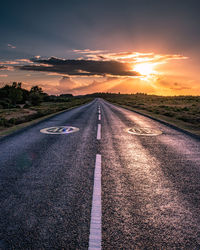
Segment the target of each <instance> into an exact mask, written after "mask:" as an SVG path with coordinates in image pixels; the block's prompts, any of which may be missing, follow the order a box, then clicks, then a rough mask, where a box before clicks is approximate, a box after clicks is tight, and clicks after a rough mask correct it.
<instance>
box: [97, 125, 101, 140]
mask: <svg viewBox="0 0 200 250" xmlns="http://www.w3.org/2000/svg"><path fill="white" fill-rule="evenodd" d="M97 140H101V124H98V127H97Z"/></svg>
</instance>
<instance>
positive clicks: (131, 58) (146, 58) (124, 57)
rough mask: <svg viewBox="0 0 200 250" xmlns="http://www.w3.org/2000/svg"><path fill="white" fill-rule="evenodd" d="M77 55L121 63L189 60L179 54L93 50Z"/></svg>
mask: <svg viewBox="0 0 200 250" xmlns="http://www.w3.org/2000/svg"><path fill="white" fill-rule="evenodd" d="M74 52H75V53H78V54H84V56H85V57H86V58H87V59H91V60H97V61H98V60H102V61H110V60H114V61H119V62H124V63H125V62H130V63H143V62H151V63H166V62H167V61H169V60H183V59H188V57H186V56H182V55H178V54H155V53H153V52H151V53H140V52H118V53H108V52H106V51H102V52H101V50H99V51H98V53H97V52H96V51H92V50H89V49H88V50H74Z"/></svg>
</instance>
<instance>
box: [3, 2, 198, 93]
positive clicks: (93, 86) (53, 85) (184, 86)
mask: <svg viewBox="0 0 200 250" xmlns="http://www.w3.org/2000/svg"><path fill="white" fill-rule="evenodd" d="M199 10H200V1H199V0H123V1H122V0H58V1H55V0H29V1H27V0H26V1H22V0H17V1H16V0H10V1H1V8H0V24H1V25H0V86H2V85H4V84H5V83H11V82H13V81H20V82H22V83H23V85H22V86H23V87H24V88H27V89H29V88H30V86H32V85H36V84H37V85H40V86H41V87H42V88H43V90H44V91H46V92H47V93H49V94H56V95H57V94H61V93H72V94H74V95H79V94H86V93H93V92H116V93H118V92H120V93H136V92H143V93H148V94H158V95H200V75H199V69H200V28H199V26H200V15H199Z"/></svg>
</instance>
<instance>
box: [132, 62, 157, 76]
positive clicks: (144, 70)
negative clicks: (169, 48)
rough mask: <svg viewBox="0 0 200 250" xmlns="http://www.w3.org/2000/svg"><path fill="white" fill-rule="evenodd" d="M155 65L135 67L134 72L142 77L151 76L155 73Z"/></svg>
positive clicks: (141, 64) (138, 65) (142, 64)
mask: <svg viewBox="0 0 200 250" xmlns="http://www.w3.org/2000/svg"><path fill="white" fill-rule="evenodd" d="M154 66H155V65H154V64H153V63H140V64H137V65H135V66H134V69H133V70H134V71H137V72H138V73H140V74H141V75H144V76H149V75H152V74H154V73H155V71H154Z"/></svg>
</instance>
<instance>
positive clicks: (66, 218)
mask: <svg viewBox="0 0 200 250" xmlns="http://www.w3.org/2000/svg"><path fill="white" fill-rule="evenodd" d="M59 126H72V127H76V128H79V131H76V132H74V133H68V132H71V130H73V128H72V129H70V128H66V129H62V128H61V130H60V131H63V132H66V133H64V134H46V133H41V132H40V130H41V129H44V128H50V127H59ZM52 131H54V132H55V131H56V129H53V130H52V129H51V130H48V132H52ZM199 212H200V141H199V140H197V139H194V138H192V137H191V136H189V135H186V134H184V133H182V132H180V131H177V130H175V129H172V128H170V127H168V126H166V125H163V124H161V123H159V122H156V121H153V120H151V119H150V118H147V117H144V116H142V115H139V114H136V113H134V112H131V111H128V110H125V109H123V108H120V107H117V106H114V105H112V104H109V103H107V102H105V101H104V100H102V99H96V100H94V101H93V102H91V103H89V104H86V105H83V106H81V107H78V108H75V109H72V110H70V111H67V112H64V113H61V114H59V115H56V116H53V117H51V118H50V119H47V120H45V121H42V122H40V123H38V124H36V125H34V126H32V127H28V128H27V129H24V130H21V131H19V132H17V133H15V134H13V135H11V136H7V137H5V138H2V139H0V249H88V247H89V248H90V249H100V248H101V246H102V249H200V213H199ZM95 247H96V248H95Z"/></svg>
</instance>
